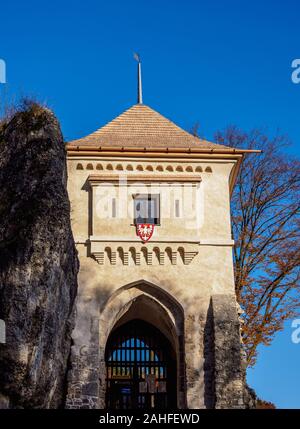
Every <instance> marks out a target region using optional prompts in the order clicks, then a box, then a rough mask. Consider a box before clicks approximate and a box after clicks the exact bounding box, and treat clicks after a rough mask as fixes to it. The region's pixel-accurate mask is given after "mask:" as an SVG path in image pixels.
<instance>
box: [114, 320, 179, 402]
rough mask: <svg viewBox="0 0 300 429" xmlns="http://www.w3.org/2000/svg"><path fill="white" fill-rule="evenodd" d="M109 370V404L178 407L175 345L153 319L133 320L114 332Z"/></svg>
mask: <svg viewBox="0 0 300 429" xmlns="http://www.w3.org/2000/svg"><path fill="white" fill-rule="evenodd" d="M106 370H107V378H106V383H107V386H106V406H107V408H111V409H135V408H141V409H150V408H175V404H176V399H175V398H176V364H175V362H174V359H172V357H171V345H170V343H169V341H168V340H167V339H166V338H165V337H164V336H163V335H162V334H161V333H160V331H159V330H158V329H156V328H155V327H154V326H152V325H150V324H149V323H146V322H144V321H142V320H138V319H136V320H132V321H130V322H127V323H126V324H124V325H122V326H121V327H120V328H117V329H116V330H115V331H114V332H113V333H112V334H111V335H110V337H109V339H108V343H107V347H106Z"/></svg>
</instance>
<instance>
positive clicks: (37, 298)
mask: <svg viewBox="0 0 300 429" xmlns="http://www.w3.org/2000/svg"><path fill="white" fill-rule="evenodd" d="M66 180H67V173H66V158H65V149H64V144H63V139H62V135H61V131H60V127H59V124H58V122H57V120H56V118H55V117H54V115H53V114H52V113H51V112H50V111H49V110H47V109H44V108H41V107H40V106H39V105H37V104H34V103H31V104H28V105H27V106H25V109H23V110H22V111H19V112H18V113H16V114H15V115H14V116H13V117H12V118H11V119H10V120H8V121H6V122H4V123H3V124H1V125H0V319H3V320H4V321H5V324H6V344H0V408H1V407H2V408H5V407H6V408H59V407H62V406H63V405H64V396H65V381H66V373H67V365H68V358H69V354H70V349H71V332H72V329H73V322H74V320H73V319H74V301H75V297H76V293H77V271H78V259H77V253H76V250H75V245H74V241H73V236H72V232H71V227H70V205H69V199H68V194H67V190H66Z"/></svg>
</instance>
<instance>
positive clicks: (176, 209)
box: [175, 200, 180, 217]
mask: <svg viewBox="0 0 300 429" xmlns="http://www.w3.org/2000/svg"><path fill="white" fill-rule="evenodd" d="M175 217H180V202H179V200H175Z"/></svg>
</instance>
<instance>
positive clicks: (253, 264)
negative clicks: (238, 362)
mask: <svg viewBox="0 0 300 429" xmlns="http://www.w3.org/2000/svg"><path fill="white" fill-rule="evenodd" d="M215 140H216V142H217V143H221V144H225V145H228V146H231V147H237V148H246V149H261V150H262V153H261V154H256V153H255V154H254V153H253V154H248V155H246V157H245V159H244V161H243V163H242V165H241V168H240V172H239V176H238V178H237V183H236V186H235V190H234V193H233V196H232V201H231V211H232V234H233V238H234V240H235V247H234V250H233V256H234V264H235V287H236V295H237V299H238V301H239V303H240V305H241V307H242V309H243V310H244V315H243V317H244V324H243V342H244V346H245V351H246V355H247V363H248V365H253V364H254V363H255V360H256V356H257V347H258V345H259V344H265V345H268V344H270V342H271V340H272V338H273V337H274V334H275V333H276V332H277V331H279V330H281V329H282V328H283V325H284V322H285V321H286V320H287V319H290V318H293V317H295V316H296V315H297V314H299V313H298V310H299V306H300V299H299V298H300V294H299V292H300V283H299V279H300V240H299V238H300V221H299V211H300V192H299V191H300V165H299V161H298V160H297V159H295V158H294V157H293V156H292V155H291V153H290V152H289V146H288V140H287V138H286V137H284V136H277V137H275V138H268V137H267V135H265V134H264V133H263V132H261V131H259V130H255V131H252V132H250V133H243V132H242V131H240V130H238V129H237V128H235V127H230V128H228V129H227V130H225V131H224V132H218V133H217V135H216V139H215Z"/></svg>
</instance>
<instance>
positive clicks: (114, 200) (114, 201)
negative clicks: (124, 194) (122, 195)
mask: <svg viewBox="0 0 300 429" xmlns="http://www.w3.org/2000/svg"><path fill="white" fill-rule="evenodd" d="M111 212H112V213H111V215H112V217H116V216H117V206H116V199H115V198H113V199H112V207H111Z"/></svg>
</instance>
